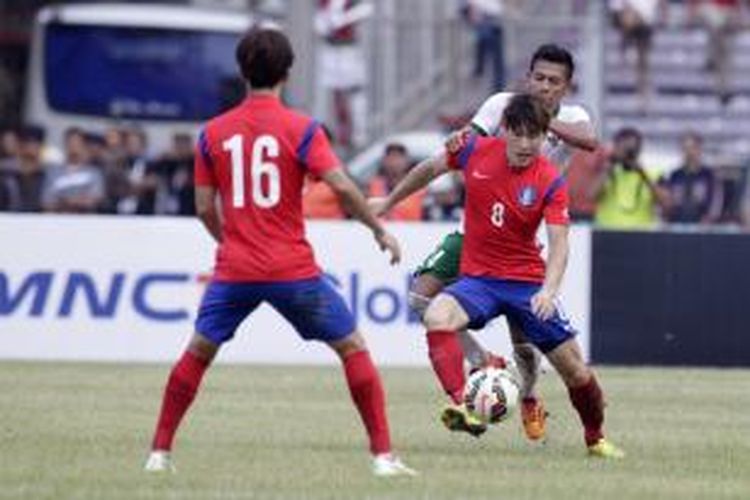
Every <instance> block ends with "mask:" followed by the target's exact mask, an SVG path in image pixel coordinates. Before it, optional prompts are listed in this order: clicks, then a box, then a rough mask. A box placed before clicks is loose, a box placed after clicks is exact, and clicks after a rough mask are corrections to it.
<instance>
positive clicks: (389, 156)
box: [368, 143, 426, 221]
mask: <svg viewBox="0 0 750 500" xmlns="http://www.w3.org/2000/svg"><path fill="white" fill-rule="evenodd" d="M411 167H412V161H411V158H410V157H409V152H408V151H407V150H406V146H404V145H403V144H399V143H391V144H388V145H387V146H386V147H385V152H384V154H383V159H382V160H381V163H380V170H379V171H378V174H377V175H375V176H374V177H373V178H372V179H371V180H370V183H369V188H368V195H369V197H371V198H382V197H385V196H388V193H390V192H391V190H392V189H393V188H394V187H396V184H398V183H399V182H400V181H401V179H403V178H404V177H406V174H407V173H408V172H409V170H410V169H411ZM425 191H426V190H425V189H422V190H420V191H418V192H416V193H414V194H413V195H412V196H410V197H409V198H408V199H406V200H404V201H403V202H401V204H400V205H398V206H397V207H394V208H393V209H392V210H391V211H390V212H389V213H388V215H387V217H386V218H387V219H391V220H412V221H414V220H421V219H422V207H423V205H424V198H425Z"/></svg>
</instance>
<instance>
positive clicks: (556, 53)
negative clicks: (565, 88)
mask: <svg viewBox="0 0 750 500" xmlns="http://www.w3.org/2000/svg"><path fill="white" fill-rule="evenodd" d="M538 61H547V62H551V63H555V64H561V65H563V66H565V69H566V70H567V73H568V80H571V79H572V78H573V73H574V72H575V69H576V65H575V63H574V62H573V56H572V55H571V53H570V51H569V50H568V49H566V48H565V47H561V46H560V45H556V44H554V43H546V44H544V45H541V46H539V48H538V49H536V52H534V55H533V56H531V63H530V64H529V71H534V65H535V64H536V63H537V62H538Z"/></svg>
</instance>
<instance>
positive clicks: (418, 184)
mask: <svg viewBox="0 0 750 500" xmlns="http://www.w3.org/2000/svg"><path fill="white" fill-rule="evenodd" d="M448 170H449V168H448V161H447V158H446V157H445V153H440V154H437V155H434V156H432V157H430V158H427V159H424V160H422V161H421V162H419V163H418V164H417V166H416V167H414V168H412V169H411V170H410V171H409V173H408V174H406V177H404V178H403V179H402V180H401V182H399V183H398V184H396V187H394V188H393V191H391V192H390V194H389V195H388V196H386V197H385V198H371V199H370V200H369V201H368V204H369V207H370V210H371V211H372V213H373V214H374V215H376V216H380V215H384V214H386V213H388V211H389V210H390V209H392V208H393V207H395V206H396V205H398V204H399V203H400V202H402V201H403V200H405V199H406V198H408V197H409V196H411V195H412V194H413V193H415V192H417V191H419V190H420V189H422V188H424V187H426V186H427V185H428V184H429V183H430V181H432V180H433V179H435V178H436V177H440V176H441V175H443V174H445V173H446V172H448Z"/></svg>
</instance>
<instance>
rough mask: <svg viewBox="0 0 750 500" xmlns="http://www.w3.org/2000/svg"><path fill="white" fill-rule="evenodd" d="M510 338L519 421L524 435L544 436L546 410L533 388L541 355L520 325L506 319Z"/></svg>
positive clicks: (534, 438)
mask: <svg viewBox="0 0 750 500" xmlns="http://www.w3.org/2000/svg"><path fill="white" fill-rule="evenodd" d="M508 328H509V329H510V338H511V342H512V343H513V359H514V360H515V362H516V367H517V369H518V373H519V375H520V378H521V380H520V381H519V382H520V389H519V397H520V399H521V422H522V424H523V429H524V432H525V433H526V437H528V438H529V439H531V440H532V441H538V440H541V439H543V438H544V436H545V434H546V418H547V411H546V410H545V408H544V403H543V402H542V399H541V398H540V397H539V395H538V394H537V392H536V390H535V386H536V382H537V380H538V378H539V366H540V364H541V355H540V354H539V351H538V350H537V349H536V348H535V347H534V344H532V343H531V342H529V340H528V339H527V338H526V335H524V334H523V330H522V329H521V326H520V325H519V324H518V323H517V322H516V321H514V320H512V319H510V318H509V319H508Z"/></svg>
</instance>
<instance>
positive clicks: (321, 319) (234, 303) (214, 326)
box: [195, 277, 355, 345]
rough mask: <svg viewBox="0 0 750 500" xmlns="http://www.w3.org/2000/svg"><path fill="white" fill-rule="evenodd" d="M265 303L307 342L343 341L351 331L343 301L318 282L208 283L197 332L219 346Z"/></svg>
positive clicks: (311, 280)
mask: <svg viewBox="0 0 750 500" xmlns="http://www.w3.org/2000/svg"><path fill="white" fill-rule="evenodd" d="M264 302H267V303H268V304H269V305H270V306H271V307H273V308H274V309H275V310H276V311H277V312H278V313H279V314H281V315H282V316H283V317H284V318H285V319H286V320H287V321H289V323H291V324H292V326H294V328H295V329H296V330H297V333H299V334H300V336H302V338H304V339H305V340H322V341H324V342H331V341H336V340H341V339H343V338H344V337H347V336H348V335H349V334H351V333H352V332H354V329H355V324H354V317H353V316H352V314H351V312H350V311H349V308H348V307H347V306H346V303H345V302H344V299H343V298H342V297H341V295H339V294H338V293H337V292H336V291H335V290H334V289H333V287H332V286H331V285H330V284H329V283H328V281H326V279H324V278H323V277H317V278H312V279H304V280H298V281H285V282H268V283H230V282H218V281H212V282H211V283H210V284H209V285H208V288H206V292H205V293H204V295H203V300H202V301H201V306H200V309H199V310H198V317H197V318H196V320H195V331H196V332H198V333H199V334H201V335H202V336H204V337H206V338H207V339H209V340H211V341H212V342H214V343H215V344H217V345H221V344H222V343H224V342H227V341H228V340H231V338H232V337H233V336H234V332H235V330H237V327H238V326H240V323H242V321H243V320H244V319H245V318H246V317H247V316H248V315H249V314H250V313H252V312H253V311H254V310H255V309H257V308H258V306H260V305H261V304H262V303H264Z"/></svg>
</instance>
